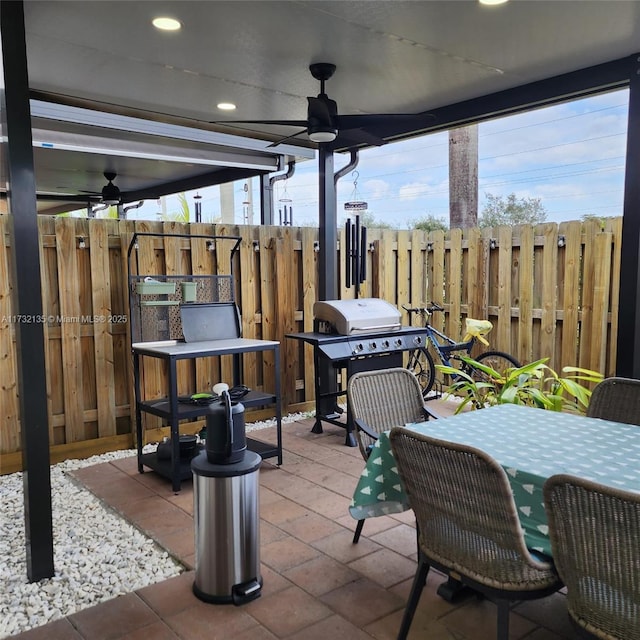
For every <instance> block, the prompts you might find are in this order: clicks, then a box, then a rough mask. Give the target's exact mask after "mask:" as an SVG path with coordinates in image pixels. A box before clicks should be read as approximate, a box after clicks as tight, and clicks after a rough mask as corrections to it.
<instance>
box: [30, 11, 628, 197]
mask: <svg viewBox="0 0 640 640" xmlns="http://www.w3.org/2000/svg"><path fill="white" fill-rule="evenodd" d="M158 15H169V16H172V17H175V18H177V19H178V20H180V21H181V23H182V25H183V28H182V30H181V31H179V32H177V33H163V32H159V31H157V30H156V29H155V28H154V27H153V26H152V25H151V19H152V18H153V17H155V16H158ZM25 21H26V36H27V52H28V69H29V80H30V85H31V87H32V89H33V90H34V91H35V92H36V93H35V94H34V96H35V97H38V98H46V99H54V100H65V101H67V102H70V103H71V104H75V105H80V106H90V105H91V106H98V107H99V108H102V109H105V110H110V111H115V112H117V113H121V114H128V115H143V116H145V117H147V118H149V119H150V120H156V121H166V122H172V123H174V124H179V125H189V126H196V127H201V128H205V129H208V130H212V131H218V132H222V133H227V134H229V133H234V134H240V133H241V134H243V135H248V136H251V137H257V138H259V139H261V140H266V141H273V140H277V139H279V138H280V137H282V136H284V135H289V134H292V133H295V132H296V131H297V130H298V129H296V128H293V129H291V128H285V127H274V126H272V125H264V126H256V125H251V126H243V127H242V128H241V127H240V126H238V125H236V126H235V127H233V128H232V127H230V126H222V125H219V124H217V125H211V124H207V123H208V122H209V121H212V120H215V121H220V120H225V119H305V118H306V109H307V102H306V97H307V96H315V95H317V94H318V92H319V84H318V82H317V81H316V80H314V79H313V78H312V77H311V75H310V74H309V71H308V66H309V64H310V63H313V62H331V63H334V64H336V65H337V71H336V73H335V75H334V77H333V78H331V79H330V80H328V81H327V84H326V91H327V94H328V95H329V96H330V97H331V98H333V99H334V100H336V101H337V102H338V110H339V113H340V114H343V115H344V114H356V113H420V112H426V111H429V110H432V109H436V108H439V107H444V106H447V105H451V104H453V103H457V102H460V101H464V100H470V99H473V98H477V97H480V96H485V95H487V94H491V93H493V92H497V91H502V90H505V89H509V88H513V87H517V86H520V85H524V84H527V83H531V82H534V81H537V80H542V79H545V78H549V77H552V76H557V75H559V74H563V73H567V72H571V71H574V70H578V69H583V68H586V67H590V66H592V65H596V64H600V63H603V62H608V61H610V60H615V59H619V58H623V57H626V56H629V55H631V54H634V53H636V52H637V51H638V50H639V49H640V38H639V34H640V2H637V1H622V2H618V1H616V0H605V1H597V0H593V1H573V2H567V1H559V0H556V1H547V0H511V1H510V2H508V3H507V4H504V5H500V6H495V7H483V6H480V5H479V4H478V2H477V1H476V0H449V1H444V2H442V1H411V2H403V1H400V0H392V1H385V0H374V1H351V0H341V1H338V2H334V1H319V2H316V1H308V2H307V1H294V0H291V1H284V2H271V1H269V0H262V1H259V2H245V1H231V2H227V1H217V0H216V1H213V0H209V1H197V2H190V1H180V2H150V1H132V0H130V1H127V2H113V1H110V2H101V1H85V2H76V1H71V2H67V1H57V0H46V1H42V2H40V1H31V0H29V1H27V2H25ZM220 101H231V102H234V103H236V104H237V105H238V108H237V110H236V111H235V112H233V114H232V115H228V114H227V115H225V113H223V112H220V111H219V110H217V109H216V104H217V103H218V102H220ZM39 124H42V123H39ZM34 126H35V123H34ZM54 128H55V127H54ZM124 137H125V138H128V137H129V136H126V135H125V136H124ZM290 144H292V145H296V144H298V145H306V146H307V147H308V146H310V143H309V141H308V140H307V139H306V136H302V137H300V138H295V139H293V140H291V141H290ZM187 146H189V145H187ZM265 146H266V145H264V144H263V145H262V147H261V150H260V152H259V153H262V152H264V151H268V152H274V151H282V148H281V147H275V148H270V149H268V150H266V149H265ZM311 146H313V145H311ZM289 151H290V152H291V148H289ZM44 153H46V151H44V150H43V151H41V152H39V153H38V155H43V154H44ZM73 153H74V152H72V151H69V152H67V154H71V155H68V157H67V159H68V160H69V162H70V163H72V160H71V157H72V154H73ZM84 155H89V154H84ZM292 155H295V153H293V154H292ZM111 160H112V161H113V156H112V158H111ZM65 162H66V161H65ZM102 162H104V158H103V159H102ZM38 164H40V165H41V166H44V164H45V161H44V160H43V159H42V158H40V159H38V158H36V171H37V172H38ZM77 164H82V162H80V163H77ZM112 164H113V162H112ZM116 164H117V166H114V168H115V170H117V171H118V173H119V175H122V176H123V177H122V185H121V187H125V188H126V189H129V188H131V189H134V188H136V189H139V188H143V186H146V187H149V188H151V187H152V186H153V184H151V182H152V181H151V180H149V179H147V180H146V181H145V180H143V179H142V178H141V177H140V178H137V179H136V180H135V184H133V178H132V183H131V185H128V184H125V181H126V179H127V178H126V169H125V167H126V163H125V161H124V160H123V159H121V160H118V161H117V163H116ZM100 169H101V167H100V166H99V162H98V163H96V162H94V165H93V166H92V167H91V171H92V172H93V173H96V172H97V174H98V182H96V181H95V180H93V181H89V179H88V178H87V181H86V183H84V184H85V186H84V187H83V188H85V189H88V190H92V189H93V190H95V189H97V187H96V186H95V185H96V184H99V183H100V174H101V170H100ZM151 172H152V173H153V174H154V178H155V180H156V182H158V181H160V180H161V179H162V180H164V178H165V175H164V173H163V171H162V169H160V168H158V169H157V170H154V169H151ZM44 176H45V173H44V169H42V170H41V171H40V175H38V176H37V180H38V188H43V189H44V188H45V185H44V182H43V184H42V185H41V179H42V181H44ZM167 177H168V176H167ZM61 180H62V182H64V180H63V177H62V176H60V175H58V176H56V179H55V181H57V182H60V181H61ZM70 182H71V180H70ZM81 182H82V180H80V181H78V179H76V180H75V181H74V182H73V185H71V184H70V185H69V186H71V188H72V189H75V190H78V189H80V188H81V186H80V183H81ZM101 183H104V180H103V179H102V181H101ZM55 186H64V185H53V186H51V185H49V188H53V187H55Z"/></svg>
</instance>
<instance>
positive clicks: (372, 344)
mask: <svg viewBox="0 0 640 640" xmlns="http://www.w3.org/2000/svg"><path fill="white" fill-rule="evenodd" d="M377 348H378V345H377V344H376V343H375V342H370V343H369V350H370V351H375V350H376V349H377Z"/></svg>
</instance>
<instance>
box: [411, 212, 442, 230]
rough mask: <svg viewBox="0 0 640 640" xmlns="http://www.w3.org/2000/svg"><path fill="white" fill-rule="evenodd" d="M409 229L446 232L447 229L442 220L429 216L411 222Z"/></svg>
mask: <svg viewBox="0 0 640 640" xmlns="http://www.w3.org/2000/svg"><path fill="white" fill-rule="evenodd" d="M409 228H410V229H416V230H418V231H446V230H447V229H448V228H449V227H448V226H447V222H446V220H445V219H444V218H436V217H435V216H434V215H432V214H429V215H427V216H425V217H424V218H419V219H418V220H413V221H411V222H410V223H409Z"/></svg>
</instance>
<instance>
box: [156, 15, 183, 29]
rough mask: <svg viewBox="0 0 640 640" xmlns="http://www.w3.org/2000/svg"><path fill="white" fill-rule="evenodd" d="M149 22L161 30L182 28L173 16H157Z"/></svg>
mask: <svg viewBox="0 0 640 640" xmlns="http://www.w3.org/2000/svg"><path fill="white" fill-rule="evenodd" d="M151 24H152V25H153V26H154V27H155V28H156V29H161V30H162V31H178V30H179V29H181V28H182V25H181V24H180V22H179V21H178V20H176V19H175V18H168V17H167V16H159V17H157V18H154V19H153V20H152V21H151Z"/></svg>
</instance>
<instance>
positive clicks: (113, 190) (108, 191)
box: [102, 171, 120, 204]
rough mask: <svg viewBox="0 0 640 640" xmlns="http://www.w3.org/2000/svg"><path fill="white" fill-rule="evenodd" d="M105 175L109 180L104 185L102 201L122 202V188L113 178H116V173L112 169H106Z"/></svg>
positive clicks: (109, 202) (107, 202) (106, 202)
mask: <svg viewBox="0 0 640 640" xmlns="http://www.w3.org/2000/svg"><path fill="white" fill-rule="evenodd" d="M104 177H105V178H106V179H107V180H108V182H107V184H105V185H104V187H102V202H104V203H105V204H120V189H118V187H116V185H115V184H113V182H112V180H115V178H116V174H115V173H114V172H112V171H105V172H104Z"/></svg>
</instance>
